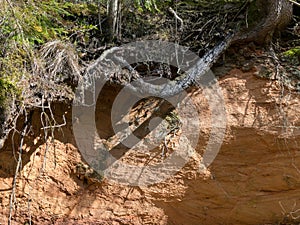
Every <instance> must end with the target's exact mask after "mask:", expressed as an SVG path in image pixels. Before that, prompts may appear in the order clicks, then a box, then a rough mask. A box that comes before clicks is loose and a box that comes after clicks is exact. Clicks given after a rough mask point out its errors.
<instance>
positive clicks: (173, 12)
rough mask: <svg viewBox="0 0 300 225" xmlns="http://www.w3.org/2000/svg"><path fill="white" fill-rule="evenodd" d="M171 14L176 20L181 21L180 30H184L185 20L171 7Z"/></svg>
mask: <svg viewBox="0 0 300 225" xmlns="http://www.w3.org/2000/svg"><path fill="white" fill-rule="evenodd" d="M168 10H169V12H170V13H172V14H173V15H174V16H175V18H176V19H177V20H179V22H180V28H179V29H180V30H183V20H182V19H181V18H180V17H179V16H178V15H177V13H176V12H175V11H174V9H172V8H171V7H169V9H168Z"/></svg>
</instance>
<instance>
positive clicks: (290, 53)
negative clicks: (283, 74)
mask: <svg viewBox="0 0 300 225" xmlns="http://www.w3.org/2000/svg"><path fill="white" fill-rule="evenodd" d="M283 55H284V56H289V57H295V56H297V57H298V56H300V47H299V46H298V47H295V48H292V49H290V50H288V51H286V52H284V53H283Z"/></svg>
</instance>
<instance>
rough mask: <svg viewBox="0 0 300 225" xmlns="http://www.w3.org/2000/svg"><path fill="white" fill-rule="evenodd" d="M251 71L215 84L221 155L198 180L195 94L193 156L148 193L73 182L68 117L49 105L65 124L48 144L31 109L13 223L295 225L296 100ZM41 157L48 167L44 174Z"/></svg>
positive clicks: (299, 118) (4, 153) (196, 97)
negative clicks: (222, 130)
mask: <svg viewBox="0 0 300 225" xmlns="http://www.w3.org/2000/svg"><path fill="white" fill-rule="evenodd" d="M256 72H257V71H255V68H254V69H253V70H251V71H249V72H246V73H243V72H242V71H240V70H238V69H233V70H231V71H230V72H229V73H228V74H227V75H226V76H224V77H222V78H221V79H220V81H219V85H220V87H221V88H222V91H223V95H224V99H225V105H226V110H227V130H226V136H225V139H224V142H223V144H222V147H221V149H220V152H219V154H218V155H217V157H216V159H215V160H214V161H213V163H212V164H211V165H210V167H209V168H208V170H201V171H199V161H200V159H201V154H202V153H203V151H204V150H205V145H206V143H207V140H208V138H209V134H210V113H211V112H210V109H209V107H208V104H207V101H208V100H207V99H205V97H204V96H203V94H202V93H201V91H193V90H191V91H190V92H189V93H190V96H191V97H192V99H193V101H194V103H195V105H196V106H197V109H198V111H199V115H200V121H201V133H200V139H199V143H198V145H197V148H196V152H197V154H196V156H195V157H193V158H192V159H191V161H190V162H189V163H187V164H186V166H185V167H184V168H182V169H181V171H180V172H178V173H176V174H175V175H173V176H172V177H170V178H169V179H167V180H165V181H163V182H161V183H159V184H154V185H151V186H149V187H141V188H138V187H126V186H123V185H119V184H116V183H113V182H110V181H109V180H104V181H102V182H98V181H94V180H89V178H87V179H81V176H79V175H78V174H77V173H76V171H75V170H74V168H76V165H78V163H79V162H80V161H81V156H80V154H79V152H78V149H77V148H76V143H75V139H74V137H73V133H72V127H71V125H72V122H71V108H70V107H68V106H67V105H66V104H57V105H55V106H53V107H54V108H53V111H54V112H55V118H56V119H57V123H60V122H61V123H63V120H62V116H61V115H62V114H65V115H66V118H67V126H65V127H63V128H62V130H57V131H56V133H55V139H54V140H53V141H48V142H47V145H46V144H45V143H44V141H43V135H44V133H43V132H41V130H40V128H41V123H40V122H39V121H40V117H39V116H40V112H39V111H38V110H36V111H35V112H34V114H33V121H34V123H33V128H32V130H31V132H30V135H29V136H28V137H27V138H26V139H25V144H24V146H23V149H24V152H23V163H22V167H21V169H22V170H21V175H22V176H21V177H20V179H18V182H17V185H16V200H17V202H16V204H15V205H16V210H15V211H13V221H16V222H15V223H16V224H19V223H24V222H26V221H29V219H30V218H31V219H32V221H34V222H35V223H36V224H267V223H268V224H270V223H278V222H280V221H284V220H287V219H288V220H290V221H291V222H295V223H296V222H299V221H300V147H299V146H300V143H299V142H300V130H299V128H300V96H299V95H298V94H297V93H293V92H289V91H288V90H284V87H282V86H281V85H279V84H278V83H277V82H274V81H271V80H268V79H261V78H257V77H255V76H254V74H255V73H256ZM113 92H114V90H113V89H108V90H107V92H106V94H105V93H104V95H105V97H104V99H106V102H103V101H101V102H102V104H107V106H108V105H109V104H110V102H111V101H112V100H113ZM104 108H107V107H104ZM104 111H105V110H102V111H101V108H99V111H97V114H98V116H99V117H97V115H96V118H103V115H102V114H103V113H104ZM100 115H101V116H100ZM99 120H100V119H99ZM104 121H105V122H104ZM107 121H109V117H108V118H106V119H105V120H103V121H102V125H103V126H106V127H107V133H106V135H108V136H109V134H110V133H111V132H112V129H111V127H110V124H109V123H106V122H107ZM103 135H104V133H103ZM17 139H18V138H17ZM10 141H11V139H8V140H7V142H6V144H5V147H4V148H3V149H2V150H1V151H0V165H1V167H0V190H1V192H0V199H1V201H0V204H1V208H0V214H1V217H0V223H6V221H7V217H8V215H9V205H10V203H9V197H10V193H11V191H12V190H11V187H12V180H13V174H14V171H15V165H16V162H15V159H14V155H13V149H12V145H11V144H10V143H11V142H10ZM18 141H19V140H16V141H15V147H16V150H15V151H16V152H17V146H18V145H17V143H18ZM46 149H48V150H47V160H46V161H45V162H46V164H44V166H42V165H43V163H44V158H45V157H44V154H45V151H46ZM155 153H156V152H155ZM147 157H148V156H147ZM126 159H128V161H130V162H131V163H134V162H136V164H138V163H144V161H143V159H141V156H140V155H138V156H137V155H136V156H134V153H130V154H128V155H125V156H124V160H125V161H126ZM135 159H138V160H136V161H134V160H135ZM146 162H147V160H146ZM42 167H44V169H43V172H42V170H41V168H42Z"/></svg>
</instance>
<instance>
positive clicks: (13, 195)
mask: <svg viewBox="0 0 300 225" xmlns="http://www.w3.org/2000/svg"><path fill="white" fill-rule="evenodd" d="M26 121H27V122H26V123H25V124H26V125H25V127H24V129H23V131H22V133H21V141H20V146H19V158H18V163H17V166H16V171H15V176H14V179H13V187H12V191H11V195H10V200H9V217H8V225H10V224H11V219H12V212H13V208H14V204H15V202H16V184H17V178H18V174H19V170H20V168H21V166H22V152H23V149H22V148H23V143H24V138H25V136H26V131H27V128H28V125H29V123H28V120H27V115H26Z"/></svg>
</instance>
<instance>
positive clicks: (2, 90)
mask: <svg viewBox="0 0 300 225" xmlns="http://www.w3.org/2000/svg"><path fill="white" fill-rule="evenodd" d="M19 95H20V91H19V89H18V88H17V87H16V84H14V83H13V82H12V81H10V80H8V79H4V78H0V107H3V108H6V107H7V105H8V100H10V98H11V97H12V96H19Z"/></svg>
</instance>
